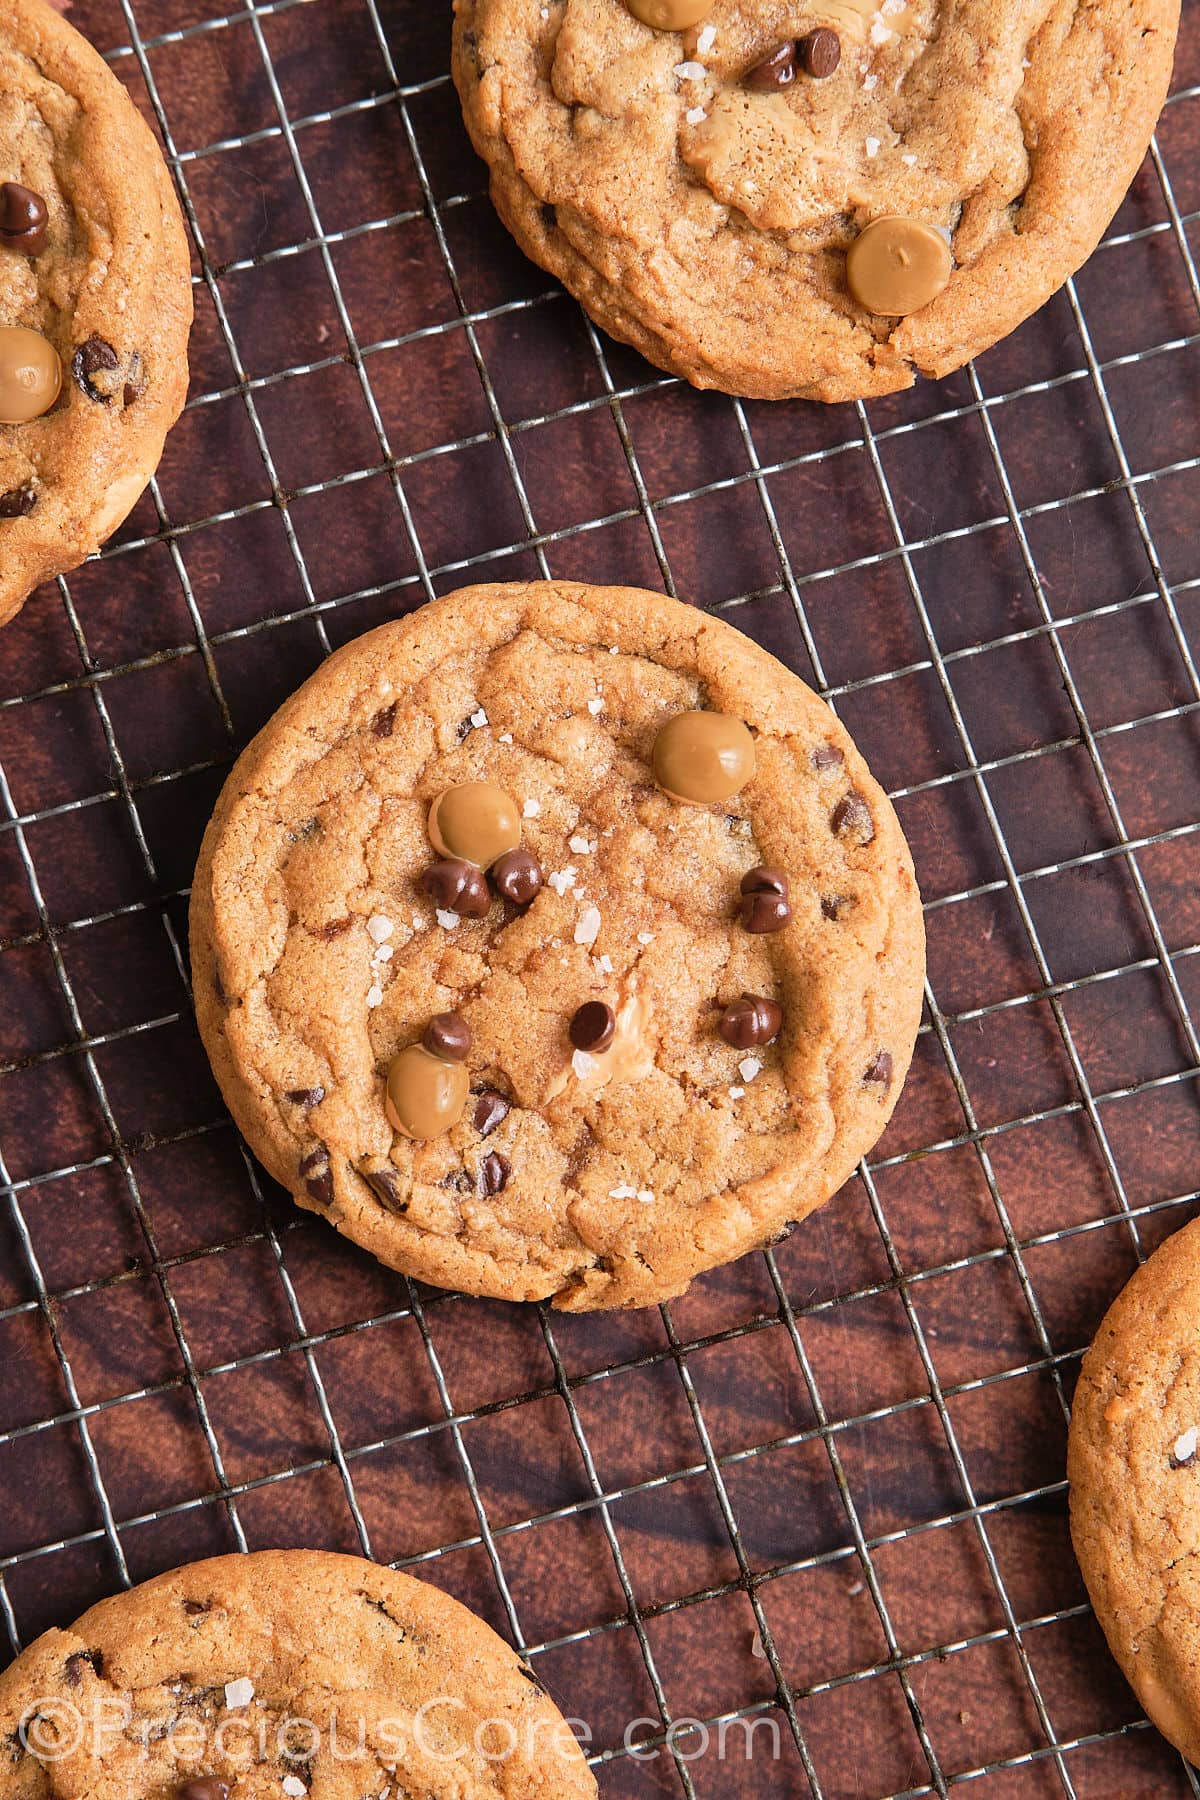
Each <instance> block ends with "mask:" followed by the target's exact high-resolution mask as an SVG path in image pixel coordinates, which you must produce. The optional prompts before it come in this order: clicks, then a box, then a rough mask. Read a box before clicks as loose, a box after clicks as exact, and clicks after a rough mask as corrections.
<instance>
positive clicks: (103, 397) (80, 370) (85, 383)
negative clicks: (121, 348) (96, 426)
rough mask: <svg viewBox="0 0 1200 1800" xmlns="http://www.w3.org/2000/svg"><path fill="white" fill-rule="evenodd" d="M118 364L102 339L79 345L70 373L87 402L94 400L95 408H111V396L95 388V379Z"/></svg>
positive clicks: (97, 338)
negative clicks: (85, 396)
mask: <svg viewBox="0 0 1200 1800" xmlns="http://www.w3.org/2000/svg"><path fill="white" fill-rule="evenodd" d="M119 362H120V358H119V357H118V355H117V353H116V351H115V350H114V349H113V347H112V345H111V344H106V343H105V341H104V339H103V338H99V337H90V338H89V339H88V341H87V343H86V344H80V346H79V348H78V350H76V352H75V355H74V356H73V357H72V359H71V373H72V375H74V377H75V382H76V385H77V386H78V387H79V388H81V389H82V391H83V392H84V393H85V394H86V395H87V397H88V399H89V400H94V401H95V402H96V404H97V406H111V404H112V395H111V394H109V393H105V391H104V389H103V388H101V387H97V386H96V379H95V378H96V376H97V375H99V374H102V373H105V372H109V371H111V370H113V369H115V368H117V366H118V364H119Z"/></svg>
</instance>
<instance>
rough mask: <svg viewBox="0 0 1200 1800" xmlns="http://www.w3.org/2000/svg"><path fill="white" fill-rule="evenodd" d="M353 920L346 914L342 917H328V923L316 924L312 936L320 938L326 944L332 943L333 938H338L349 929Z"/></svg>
mask: <svg viewBox="0 0 1200 1800" xmlns="http://www.w3.org/2000/svg"><path fill="white" fill-rule="evenodd" d="M353 923H354V920H353V919H352V918H350V917H349V915H347V916H346V917H345V918H344V919H330V921H329V923H328V925H318V926H317V927H316V929H315V931H314V932H313V936H314V937H318V938H321V939H322V941H323V942H324V943H326V944H332V942H333V940H334V938H340V937H341V936H342V935H343V934H344V933H345V932H347V931H349V929H350V927H351V926H352V925H353Z"/></svg>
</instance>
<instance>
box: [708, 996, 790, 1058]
mask: <svg viewBox="0 0 1200 1800" xmlns="http://www.w3.org/2000/svg"><path fill="white" fill-rule="evenodd" d="M782 1024H783V1009H782V1008H781V1007H780V1006H778V1005H777V1004H776V1002H775V1001H774V1000H767V999H764V998H763V997H762V996H761V995H759V994H743V995H742V997H741V999H740V1000H735V1001H734V1003H733V1005H732V1006H727V1007H726V1008H725V1011H724V1012H723V1013H722V1014H721V1017H720V1018H719V1019H718V1020H717V1030H718V1031H719V1032H720V1034H721V1036H722V1037H723V1038H724V1039H725V1042H726V1043H727V1044H732V1045H733V1047H734V1049H735V1050H753V1048H754V1047H755V1045H756V1044H769V1043H770V1042H771V1039H772V1038H773V1037H775V1036H777V1034H778V1032H779V1028H780V1026H781V1025H782Z"/></svg>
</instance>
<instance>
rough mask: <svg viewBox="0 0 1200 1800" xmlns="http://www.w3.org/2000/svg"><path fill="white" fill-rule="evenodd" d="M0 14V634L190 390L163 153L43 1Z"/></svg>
mask: <svg viewBox="0 0 1200 1800" xmlns="http://www.w3.org/2000/svg"><path fill="white" fill-rule="evenodd" d="M2 12H3V16H2V17H0V624H4V623H5V622H6V621H7V620H8V619H11V618H12V616H13V614H14V613H15V612H16V611H17V610H18V608H19V607H20V606H21V605H22V603H23V602H24V601H25V599H26V598H27V597H28V595H29V594H30V592H31V591H32V589H33V588H35V587H36V586H37V585H38V583H39V582H42V581H46V580H48V579H49V578H50V577H51V576H53V575H59V574H62V573H63V572H64V571H65V570H67V569H73V568H75V567H76V565H77V564H79V563H81V562H82V561H83V560H84V558H85V557H87V556H90V555H92V553H93V552H94V551H96V550H98V549H99V547H100V545H101V544H102V543H103V542H104V540H105V538H107V537H108V536H109V535H110V533H111V532H113V531H115V529H116V527H117V526H118V525H119V524H120V523H121V521H122V520H123V519H124V518H125V516H126V515H127V514H128V513H129V511H130V510H131V509H132V507H133V506H134V504H135V503H136V501H137V499H138V497H139V495H140V494H141V493H142V491H143V489H144V488H145V486H146V483H147V482H148V481H149V480H150V477H151V476H152V475H153V473H154V470H155V468H156V467H157V465H158V459H159V457H160V456H161V454H162V447H163V440H164V438H165V437H166V434H167V432H168V431H169V429H170V428H171V426H172V425H173V424H174V423H175V420H176V419H177V418H178V416H179V413H180V409H181V408H182V406H183V402H184V397H185V395H186V393H187V379H188V371H187V341H188V332H189V330H190V328H191V322H192V288H191V273H190V267H189V261H188V247H187V239H186V237H185V235H184V230H183V221H182V218H181V216H180V211H179V203H178V201H177V200H176V198H175V190H174V188H173V186H172V184H171V178H170V176H169V175H168V173H167V169H166V165H165V164H164V162H163V159H162V156H161V154H160V151H159V148H158V144H157V142H156V141H155V139H154V137H153V136H152V134H151V132H150V131H149V130H148V128H147V127H146V125H145V124H144V123H143V121H142V118H141V115H140V114H139V113H138V111H137V109H136V107H135V106H134V104H133V102H132V101H131V100H130V98H129V96H128V94H127V93H126V92H125V89H124V88H123V87H122V86H121V84H120V82H119V81H118V80H117V78H116V76H115V75H113V74H112V72H111V70H110V69H109V68H108V66H107V65H106V64H105V63H104V62H103V61H102V60H101V58H100V57H99V56H97V54H96V52H95V51H94V50H93V49H92V48H91V47H90V46H89V45H88V44H86V43H85V42H84V40H83V39H82V38H81V37H80V35H79V33H78V32H77V31H75V30H74V29H73V28H72V27H71V26H70V25H68V24H67V23H66V21H65V20H64V19H62V18H60V17H59V15H58V14H57V13H56V12H54V11H52V10H51V8H50V7H49V6H47V5H45V4H44V3H43V0H9V4H8V5H6V6H5V7H4V8H3V9H2Z"/></svg>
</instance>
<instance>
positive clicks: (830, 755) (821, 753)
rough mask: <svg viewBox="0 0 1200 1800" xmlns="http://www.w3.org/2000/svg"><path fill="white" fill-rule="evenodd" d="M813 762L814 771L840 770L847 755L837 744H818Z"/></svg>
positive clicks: (813, 755)
mask: <svg viewBox="0 0 1200 1800" xmlns="http://www.w3.org/2000/svg"><path fill="white" fill-rule="evenodd" d="M812 760H813V768H814V769H840V768H841V766H842V764H843V763H844V762H845V760H846V754H845V751H843V750H839V749H838V747H837V745H836V744H818V745H817V747H816V749H815V750H814V751H813V753H812Z"/></svg>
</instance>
